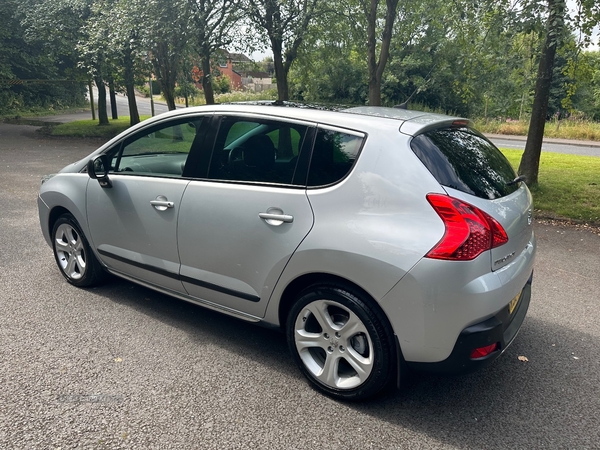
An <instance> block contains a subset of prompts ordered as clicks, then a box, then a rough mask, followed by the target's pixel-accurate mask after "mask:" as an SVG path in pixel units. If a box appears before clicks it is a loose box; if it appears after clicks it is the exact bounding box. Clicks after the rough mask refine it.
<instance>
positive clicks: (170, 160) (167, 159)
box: [111, 119, 202, 177]
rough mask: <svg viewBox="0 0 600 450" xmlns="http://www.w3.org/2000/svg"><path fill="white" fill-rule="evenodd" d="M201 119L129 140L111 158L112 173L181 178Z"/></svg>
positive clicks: (160, 127) (155, 129)
mask: <svg viewBox="0 0 600 450" xmlns="http://www.w3.org/2000/svg"><path fill="white" fill-rule="evenodd" d="M201 122H202V119H194V120H193V121H190V120H187V119H186V120H181V119H180V120H177V121H174V122H173V121H172V122H169V123H168V124H161V125H158V126H154V127H152V128H150V130H145V131H143V132H141V133H139V134H136V135H135V136H133V137H131V138H128V139H126V140H125V142H124V143H123V145H122V149H121V151H119V152H116V153H115V154H114V155H113V157H112V164H111V169H112V171H113V172H115V173H123V174H131V175H146V176H160V177H181V176H182V174H183V169H184V167H185V164H186V161H187V159H188V155H189V153H190V150H191V148H192V145H193V144H194V139H195V138H196V131H197V130H199V128H200V124H201Z"/></svg>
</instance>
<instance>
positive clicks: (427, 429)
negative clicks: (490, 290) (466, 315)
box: [0, 124, 600, 450]
mask: <svg viewBox="0 0 600 450" xmlns="http://www.w3.org/2000/svg"><path fill="white" fill-rule="evenodd" d="M96 145H97V143H96V142H89V141H87V142H86V141H81V140H74V139H63V140H59V139H48V138H41V137H39V136H38V135H37V134H36V132H35V128H34V127H31V126H22V125H20V126H19V125H7V124H0V211H1V212H0V274H1V275H0V362H1V364H2V367H1V370H0V386H1V388H0V448H3V449H58V448H61V449H70V448H85V449H105V448H106V449H108V448H110V449H120V448H127V449H129V448H131V449H161V450H162V449H191V448H200V449H204V448H207V449H208V448H211V449H233V448H259V449H263V448H265V449H292V448H294V449H398V448H403V449H539V448H548V449H594V448H600V358H599V357H598V355H599V354H600V308H599V307H598V302H599V297H600V296H599V294H598V293H599V292H600V277H599V276H598V274H599V273H600V236H598V235H597V234H594V233H592V232H591V231H590V230H587V229H583V228H575V227H571V226H561V225H552V224H541V223H537V224H536V233H537V236H538V244H539V246H538V259H537V262H536V269H535V276H534V284H533V295H532V303H531V307H530V311H529V315H528V317H527V319H526V320H525V323H524V326H523V328H522V329H521V332H520V334H519V336H518V337H517V339H516V340H515V342H514V344H513V345H512V346H511V347H510V348H509V349H508V350H507V351H506V352H505V354H504V355H503V356H502V357H501V358H499V359H498V360H497V361H496V362H495V363H494V364H492V366H491V367H489V368H487V369H485V370H483V371H480V372H478V373H475V374H471V375H466V376H460V377H453V378H444V377H434V376H414V377H412V378H411V379H410V380H407V381H406V383H405V388H404V390H403V391H400V392H397V393H392V394H389V395H387V396H385V397H383V398H381V399H379V400H378V401H373V402H370V403H360V404H344V403H338V402H335V401H333V400H331V399H329V398H327V397H324V396H323V395H321V394H319V393H317V392H315V391H314V390H312V389H311V388H310V387H309V386H308V384H307V383H306V382H305V381H304V379H303V378H302V376H301V375H300V374H299V372H298V370H297V369H296V367H295V366H294V364H293V361H292V359H291V357H290V355H289V353H288V350H287V346H286V343H285V340H284V337H283V335H281V334H279V333H277V332H274V331H271V330H267V329H263V328H260V327H256V326H253V325H250V324H246V323H244V322H241V321H238V320H236V319H233V318H229V317H226V316H222V315H219V314H218V313H215V312H211V311H208V310H204V309H202V308H200V307H198V306H194V305H191V304H187V303H185V302H182V301H179V300H174V299H171V298H168V297H165V296H163V295H161V294H158V293H155V292H153V291H150V290H148V289H145V288H142V287H138V286H136V285H134V284H131V283H129V282H125V281H119V280H113V281H112V282H110V283H108V284H106V285H104V286H101V287H99V288H95V289H90V290H83V289H77V288H74V287H72V286H70V285H68V284H67V283H66V282H65V281H64V280H63V278H62V276H61V275H60V274H59V272H58V269H57V268H56V266H55V262H54V259H53V257H52V252H51V250H50V248H49V247H48V245H47V244H46V242H45V241H44V240H43V238H42V236H41V233H40V228H39V224H38V218H37V209H36V195H37V194H36V193H37V189H38V186H39V180H40V177H41V176H42V175H44V174H47V173H52V172H55V171H57V170H59V169H60V168H61V167H63V166H64V165H66V164H67V163H69V162H71V161H75V160H77V159H79V158H81V157H83V156H85V155H86V154H87V153H89V152H90V151H92V150H93V149H94V148H95V147H96ZM519 357H526V358H527V361H523V360H522V359H524V358H521V360H520V359H519Z"/></svg>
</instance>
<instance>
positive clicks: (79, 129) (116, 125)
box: [51, 116, 150, 139]
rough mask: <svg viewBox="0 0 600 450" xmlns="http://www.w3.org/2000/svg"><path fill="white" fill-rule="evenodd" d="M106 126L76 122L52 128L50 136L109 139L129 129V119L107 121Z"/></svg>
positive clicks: (92, 121)
mask: <svg viewBox="0 0 600 450" xmlns="http://www.w3.org/2000/svg"><path fill="white" fill-rule="evenodd" d="M149 117H150V116H141V117H140V119H141V120H146V119H148V118H149ZM108 122H109V124H108V125H102V126H100V125H98V121H97V120H92V119H89V120H77V121H75V122H69V123H62V124H60V125H57V126H55V127H53V128H52V131H51V135H52V136H63V137H81V138H102V139H110V138H112V137H114V136H116V135H117V134H119V133H121V132H122V131H125V130H126V129H127V128H129V117H121V118H119V119H115V120H113V119H109V121H108Z"/></svg>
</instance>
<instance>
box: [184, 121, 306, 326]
mask: <svg viewBox="0 0 600 450" xmlns="http://www.w3.org/2000/svg"><path fill="white" fill-rule="evenodd" d="M313 132H314V129H313V128H312V127H311V124H305V123H295V122H294V123H291V122H277V121H273V120H262V119H259V118H252V119H250V118H245V117H241V116H239V117H236V116H229V117H224V118H223V119H222V121H221V125H220V127H219V131H218V134H217V135H216V140H215V145H214V151H213V155H212V159H211V162H210V167H209V168H208V170H207V171H206V173H207V176H206V178H204V179H202V180H194V181H191V182H190V184H189V185H188V187H187V189H186V191H185V193H184V196H183V200H182V208H181V211H180V213H179V225H178V236H179V238H178V241H179V255H180V260H181V270H180V275H181V280H182V282H183V285H184V287H185V289H186V290H187V292H188V293H189V294H190V295H191V296H193V297H195V298H197V299H200V300H202V301H204V302H210V303H212V304H217V305H220V306H221V307H225V308H230V309H232V310H235V311H241V312H244V313H246V314H250V315H253V316H256V317H262V316H263V315H264V311H265V309H266V305H267V303H268V301H269V297H270V294H271V292H272V290H273V288H274V286H275V284H276V283H277V280H278V278H279V276H280V275H281V272H282V271H283V269H284V268H285V265H286V264H287V262H288V261H289V259H290V258H291V256H292V254H293V253H294V251H295V250H296V248H297V247H298V246H299V245H300V243H301V242H302V240H303V239H304V238H305V237H306V235H307V234H308V233H309V231H310V229H311V227H312V225H313V213H312V209H311V207H310V204H309V202H308V198H307V196H306V188H305V182H306V167H307V166H308V163H307V162H308V155H309V153H310V147H311V145H312V139H313Z"/></svg>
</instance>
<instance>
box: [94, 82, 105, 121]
mask: <svg viewBox="0 0 600 450" xmlns="http://www.w3.org/2000/svg"><path fill="white" fill-rule="evenodd" d="M94 81H95V82H96V87H97V88H98V122H99V123H98V125H108V113H107V111H106V86H105V85H104V81H103V80H102V78H100V77H94Z"/></svg>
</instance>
